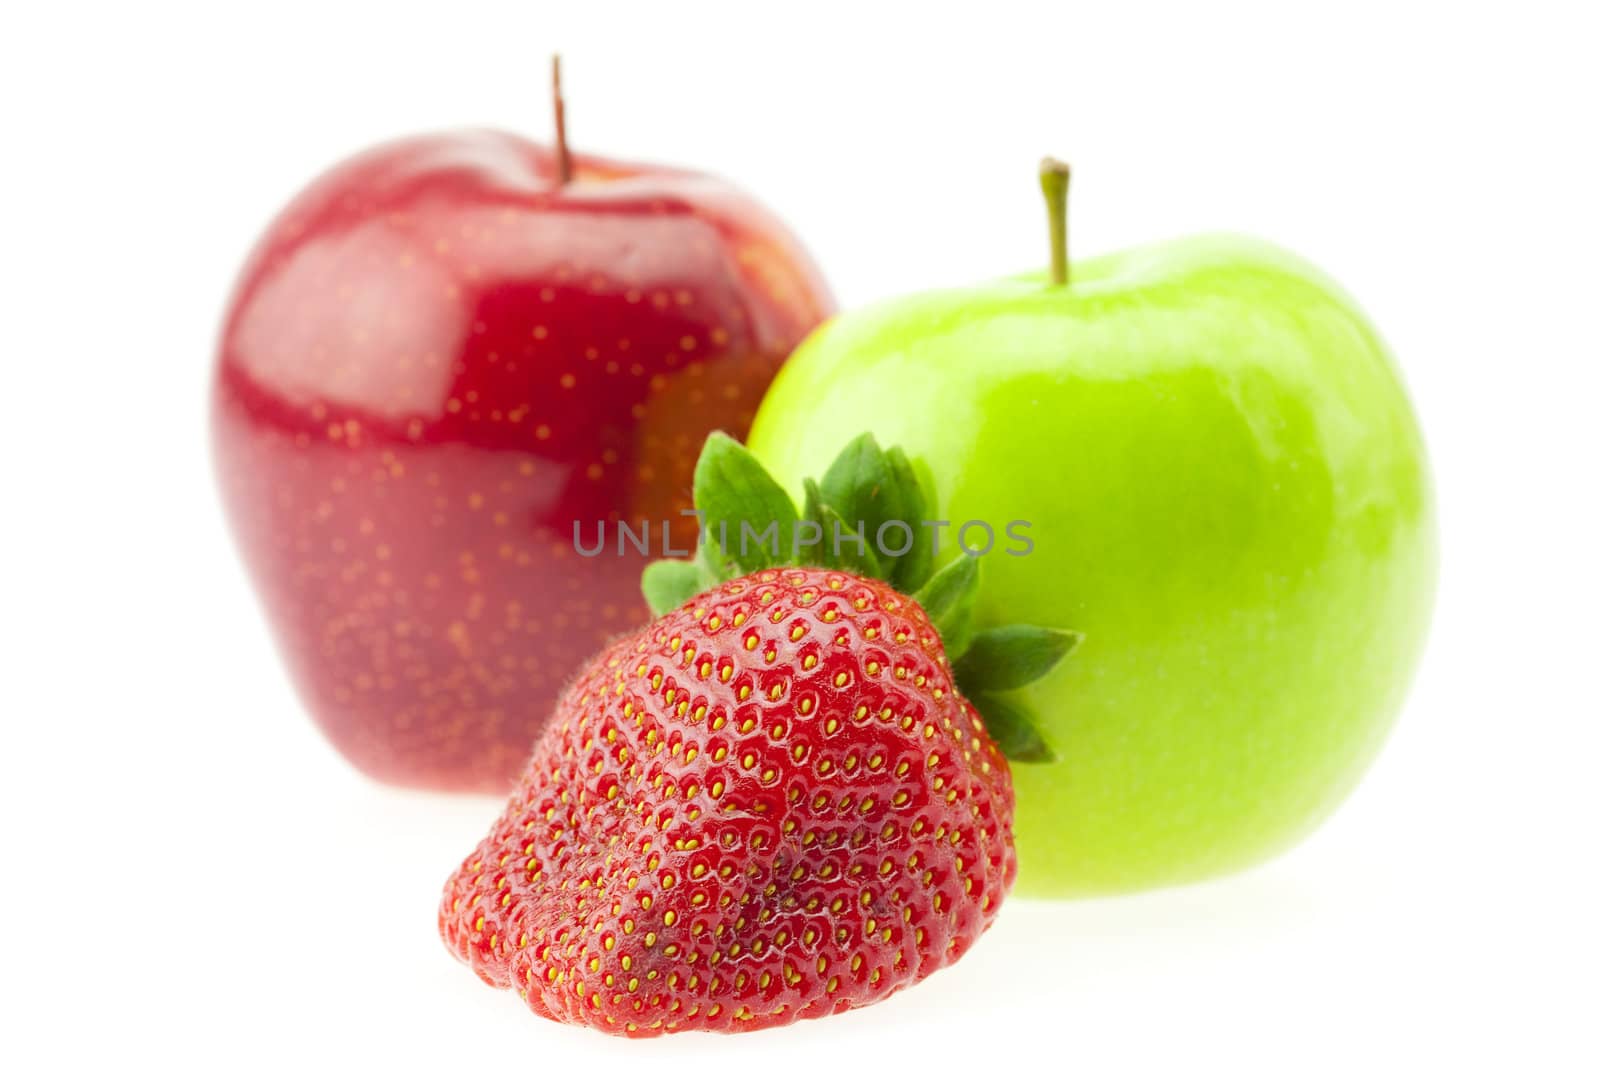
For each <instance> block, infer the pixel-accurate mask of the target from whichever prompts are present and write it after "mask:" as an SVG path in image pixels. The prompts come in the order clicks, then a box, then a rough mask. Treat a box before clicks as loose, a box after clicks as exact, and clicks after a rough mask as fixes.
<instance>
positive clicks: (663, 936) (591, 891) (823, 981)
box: [439, 568, 1016, 1037]
mask: <svg viewBox="0 0 1600 1067" xmlns="http://www.w3.org/2000/svg"><path fill="white" fill-rule="evenodd" d="M1012 814H1013V795H1012V790H1011V777H1010V771H1009V769H1008V767H1007V765H1006V761H1005V758H1004V757H1003V756H1002V755H1001V754H1000V751H999V749H998V748H997V747H996V745H995V743H994V742H993V741H992V740H991V739H990V737H989V735H988V734H987V733H986V731H985V729H984V725H983V721H982V720H981V719H980V718H979V716H978V714H977V713H976V712H975V711H974V710H973V707H972V705H971V704H970V703H969V702H968V701H967V700H966V698H964V697H963V696H962V695H961V693H959V692H957V690H956V687H955V684H954V682H953V681H952V677H951V666H950V664H949V662H948V661H947V659H946V656H945V649H944V645H943V643H942V641H941V638H940V634H939V631H938V630H936V629H935V628H934V626H933V624H932V623H930V621H929V618H928V616H927V615H926V614H925V613H924V612H923V610H922V608H921V607H920V606H919V605H918V603H917V602H916V601H915V600H913V599H911V598H910V597H908V596H906V595H905V594H904V593H901V592H898V591H896V590H895V589H893V588H891V587H890V586H888V585H887V584H885V583H883V582H880V581H876V580H872V579H867V578H861V577H858V576H856V575H854V574H850V573H846V572H843V571H838V570H832V569H817V568H781V569H768V570H764V571H760V572H758V573H756V574H753V575H750V576H747V577H743V578H736V579H734V580H732V581H729V582H726V583H724V584H722V585H720V586H718V587H717V588H715V589H712V590H710V591H708V592H705V593H701V594H700V595H698V596H696V597H694V598H693V599H691V600H690V601H689V602H688V603H687V604H685V605H684V606H683V607H681V608H678V609H676V610H674V611H671V612H669V613H668V614H666V615H664V616H663V617H662V618H660V619H658V620H657V621H656V622H654V623H653V624H651V625H650V626H649V627H647V628H645V629H644V630H642V631H640V632H638V633H636V634H634V635H632V636H630V637H627V638H624V639H623V640H621V641H618V642H617V643H616V644H614V645H613V646H611V647H610V648H609V649H608V650H607V651H605V652H603V653H602V654H601V655H600V656H599V657H598V658H596V659H595V660H594V661H593V662H591V663H590V665H589V666H588V668H587V669H586V670H585V671H584V673H583V675H582V676H581V677H580V678H579V680H578V681H577V682H575V683H574V684H573V685H572V686H571V688H569V689H568V690H567V691H566V693H565V694H564V695H563V696H562V698H561V701H560V703H559V705H558V707H557V709H556V713H555V716H554V718H553V720H552V721H551V724H550V728H549V730H548V732H547V733H546V734H545V735H544V737H543V738H542V739H541V740H540V742H539V744H538V747H537V749H536V750H535V752H534V755H533V759H532V762H531V763H530V764H529V765H528V768H527V770H526V772H525V774H524V776H523V779H522V782H521V784H520V785H519V786H518V788H517V790H516V793H515V794H514V796H513V798H512V800H511V802H510V804H509V805H508V807H507V808H506V811H505V813H504V814H503V815H502V816H501V817H500V819H499V821H498V822H497V823H496V824H495V825H494V828H493V829H492V831H491V832H490V834H489V836H488V838H487V839H485V840H484V841H483V843H482V844H480V845H479V846H478V848H477V849H476V850H475V851H474V852H473V853H472V855H471V856H469V857H468V858H467V860H466V861H465V862H464V863H463V864H462V865H461V867H460V869H459V870H458V871H457V873H456V874H455V876H454V877H452V878H451V879H450V881H449V883H448V885H447V886H446V887H445V892H444V898H443V901H442V904H441V907H440V912H439V929H440V933H441V935H442V936H443V938H444V940H445V942H446V944H447V945H448V946H449V947H450V950H451V951H452V952H453V953H454V954H455V955H456V956H457V957H459V958H460V959H462V960H463V961H465V962H466V963H468V964H470V965H471V967H472V968H473V970H474V971H475V972H476V973H477V974H478V975H479V977H481V978H482V979H483V980H484V981H486V982H489V983H491V984H493V985H497V986H510V987H511V988H513V989H514V990H516V992H517V993H518V995H520V996H522V997H523V998H524V999H526V1001H527V1002H528V1005H529V1006H530V1007H531V1008H532V1009H533V1010H534V1011H535V1012H537V1013H538V1014H540V1015H543V1016H546V1017H548V1018H552V1019H557V1020H561V1021H565V1022H575V1023H582V1024H586V1025H589V1026H593V1027H596V1028H598V1029H601V1030H605V1031H607V1032H611V1033H618V1034H626V1035H628V1036H638V1037H643V1036H653V1035H656V1034H659V1033H662V1032H670V1031H674V1030H680V1029H702V1030H719V1031H741V1030H755V1029H760V1028H763V1027H768V1026H775V1025H780V1024H783V1023H787V1022H791V1021H794V1020H796V1019H804V1018H812V1017H816V1016H821V1015H827V1014H831V1013H834V1012H838V1011H843V1010H845V1009H847V1008H852V1007H859V1006H862V1005H865V1004H870V1003H873V1002H875V1001H878V1000H881V999H883V998H884V997H887V996H889V995H890V994H892V993H894V992H895V991H897V990H900V989H904V988H906V987H907V986H909V985H912V984H914V983H915V982H917V981H919V980H921V979H922V978H924V977H926V976H927V975H928V974H929V973H931V972H932V971H934V970H936V969H938V968H939V967H942V966H945V965H947V964H949V963H952V962H954V961H955V960H957V959H959V958H960V957H961V955H962V954H963V953H964V952H966V950H967V949H968V948H969V947H970V946H971V945H972V943H973V941H974V940H975V939H976V938H977V937H978V935H979V934H981V933H982V932H983V931H984V930H985V929H987V928H988V926H989V924H990V922H991V921H992V920H993V918H994V915H995V911H996V909H997V908H998V907H999V905H1000V901H1001V900H1002V899H1003V898H1004V897H1005V895H1006V892H1007V890H1008V889H1009V888H1010V886H1011V884H1012V882H1013V880H1014V879H1015V877H1016V853H1015V851H1014V848H1013V845H1012V839H1011V825H1012Z"/></svg>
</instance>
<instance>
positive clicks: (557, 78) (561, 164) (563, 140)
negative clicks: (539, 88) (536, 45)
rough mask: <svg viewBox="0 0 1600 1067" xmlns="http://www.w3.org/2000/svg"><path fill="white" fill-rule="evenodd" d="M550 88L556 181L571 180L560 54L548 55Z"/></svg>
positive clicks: (565, 104)
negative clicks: (553, 121) (554, 132)
mask: <svg viewBox="0 0 1600 1067" xmlns="http://www.w3.org/2000/svg"><path fill="white" fill-rule="evenodd" d="M550 89H551V93H552V99H553V100H554V102H555V110H556V181H557V182H559V183H560V184H562V185H565V184H567V183H568V182H570V181H571V180H572V153H571V152H569V151H568V150H567V102H566V100H564V99H563V98H562V96H561V56H560V54H559V53H557V54H554V55H552V56H551V57H550Z"/></svg>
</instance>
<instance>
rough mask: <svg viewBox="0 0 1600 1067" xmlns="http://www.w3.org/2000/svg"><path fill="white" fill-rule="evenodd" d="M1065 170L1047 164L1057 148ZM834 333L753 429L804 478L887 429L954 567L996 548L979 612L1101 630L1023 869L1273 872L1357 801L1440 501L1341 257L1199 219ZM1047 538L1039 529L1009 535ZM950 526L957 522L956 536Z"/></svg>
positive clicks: (1036, 890) (1425, 601) (1027, 804)
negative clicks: (1188, 229)
mask: <svg viewBox="0 0 1600 1067" xmlns="http://www.w3.org/2000/svg"><path fill="white" fill-rule="evenodd" d="M1047 163H1048V161H1047ZM1044 174H1045V186H1046V192H1047V196H1048V198H1049V202H1050V204H1051V218H1052V238H1053V240H1052V244H1053V247H1054V252H1055V255H1054V269H1053V271H1052V272H1051V273H1046V274H1030V275H1024V276H1020V277H1016V278H1008V279H1005V280H1001V281H996V282H992V283H989V284H986V285H979V286H974V287H972V288H967V289H958V290H951V291H944V292H932V293H924V294H920V295H916V296H909V297H905V298H902V299H897V300H893V301H890V302H887V303H884V304H880V305H878V306H875V307H870V308H867V309H864V310H860V311H856V312H852V313H849V314H845V315H843V316H841V317H839V318H837V319H835V320H833V321H832V322H831V323H829V324H827V325H824V326H823V327H822V328H820V329H819V330H818V331H817V332H816V333H815V334H813V336H812V337H811V339H810V340H809V341H807V342H806V343H805V344H804V345H803V346H802V347H801V348H800V349H799V351H797V352H796V353H795V354H794V356H793V357H792V358H791V359H790V361H789V362H788V364H787V365H786V366H785V367H784V369H783V370H782V371H781V372H780V374H779V375H778V378H777V380H776V382H775V383H774V384H773V386H772V389H771V391H770V393H769V394H768V395H767V398H766V400H765V401H764V403H763V404H762V406H761V409H760V411H759V413H758V414H757V417H756V420H755V425H754V427H753V429H752V430H751V433H750V447H751V450H752V451H753V452H755V453H756V455H757V456H758V457H759V458H760V459H762V460H763V461H764V462H765V463H766V465H767V466H768V468H769V469H770V470H771V471H772V472H773V473H774V474H775V475H776V476H777V477H778V479H779V481H780V482H781V483H782V484H783V485H784V486H785V488H787V489H788V490H789V491H790V492H791V493H794V494H795V495H796V497H797V498H798V497H799V496H800V494H801V492H802V479H803V477H804V476H806V475H808V474H812V473H814V472H816V471H818V470H822V469H825V468H826V466H827V464H828V461H829V460H830V459H832V458H833V455H834V453H835V452H836V451H837V450H838V447H839V443H840V442H841V441H844V440H848V439H850V438H851V437H853V436H855V435H856V434H858V433H860V432H864V431H871V432H872V433H874V434H875V435H876V436H877V438H878V439H879V440H880V441H882V442H883V444H884V445H885V446H886V447H887V446H890V445H899V446H901V447H903V448H904V450H905V451H906V453H907V454H909V455H911V456H913V457H920V460H921V462H922V464H924V466H922V467H921V468H920V473H921V475H922V477H923V478H924V479H925V480H926V481H927V482H928V487H929V489H930V490H931V491H932V493H933V495H934V498H935V500H936V506H937V507H938V509H939V512H940V515H941V517H942V518H944V519H948V520H949V521H950V523H951V525H950V526H949V527H948V528H944V529H942V530H940V531H939V532H941V533H942V534H943V536H944V543H943V544H942V545H941V546H940V552H939V556H940V559H941V561H943V560H948V559H949V558H951V557H953V556H954V554H955V553H956V552H959V551H963V550H970V552H972V553H976V552H979V551H982V550H984V549H985V548H986V547H988V545H987V540H986V537H985V535H984V533H983V529H982V527H979V526H973V527H970V528H969V530H968V536H967V538H966V548H963V547H959V546H958V545H957V544H956V534H957V532H958V530H959V528H960V527H961V526H962V525H963V524H964V523H967V522H971V521H981V522H984V523H987V524H988V525H989V527H990V528H992V529H993V530H995V531H996V534H997V536H996V537H995V539H994V542H993V546H992V547H989V548H988V551H987V553H986V554H985V555H984V558H983V560H982V562H981V564H980V566H981V569H982V570H983V572H984V582H983V587H982V592H981V594H980V600H979V602H978V604H977V614H976V618H977V619H978V621H979V622H980V623H981V624H985V625H995V624H1003V623H1006V622H1010V621H1016V620H1022V619H1026V620H1029V621H1033V622H1038V623H1042V624H1045V625H1050V626H1056V627H1061V628H1065V629H1070V630H1074V631H1078V632H1080V633H1082V634H1083V641H1082V644H1081V646H1080V647H1079V648H1078V650H1077V651H1076V653H1075V654H1074V655H1072V656H1070V657H1068V658H1067V660H1066V661H1065V662H1064V663H1063V665H1062V666H1061V667H1060V668H1058V669H1057V670H1056V671H1054V672H1053V673H1052V674H1051V675H1049V676H1048V677H1046V678H1045V679H1043V680H1042V681H1040V682H1037V683H1035V684H1034V685H1032V686H1031V687H1029V688H1028V689H1027V690H1024V691H1023V694H1022V700H1023V702H1024V705H1025V710H1026V712H1027V714H1029V715H1030V716H1031V717H1032V718H1033V720H1034V723H1035V726H1036V728H1037V729H1038V730H1039V732H1040V734H1041V735H1042V736H1043V738H1044V739H1045V740H1046V742H1047V743H1048V745H1049V747H1050V748H1051V749H1052V750H1053V752H1054V753H1055V756H1056V761H1055V762H1050V763H1018V764H1015V765H1014V766H1013V773H1014V775H1015V778H1016V786H1017V796H1018V804H1017V809H1018V810H1017V844H1018V849H1019V853H1020V858H1021V881H1020V885H1021V887H1022V889H1023V890H1024V891H1025V892H1030V893H1033V894H1046V895H1058V896H1069V895H1088V894H1098V893H1108V892H1121V891H1129V890H1136V889H1144V888H1149V887H1155V886H1162V885H1171V884H1177V883H1182V882H1187V881H1192V880H1196V879H1200V878H1205V877H1210V876H1214V875H1219V874H1223V873H1226V872H1230V871H1235V870H1238V869H1241V868H1244V867H1246V866H1248V865H1251V864H1254V863H1257V862H1259V861H1261V860H1263V859H1265V858H1267V857H1269V856H1272V855H1273V854H1275V853H1277V852H1280V851H1281V850H1283V849H1284V848H1286V847H1288V846H1289V845H1291V844H1293V843H1294V842H1295V841H1297V840H1298V839H1300V838H1301V837H1303V836H1304V835H1305V834H1306V833H1308V832H1309V831H1310V830H1311V829H1312V828H1313V827H1315V826H1316V825H1317V824H1318V822H1319V821H1321V820H1322V819H1323V818H1324V817H1325V816H1326V815H1327V814H1328V813H1329V812H1330V811H1332V810H1333V808H1334V807H1335V806H1336V805H1337V804H1338V803H1339V802H1340V800H1341V799H1342V798H1343V797H1344V796H1345V795H1346V794H1347V793H1348V792H1349V790H1350V789H1351V788H1352V786H1353V785H1354V784H1355V782H1356V781H1357V780H1358V779H1359V777H1360V776H1361V774H1362V772H1363V770H1364V769H1365V768H1366V767H1367V765H1368V764H1369V763H1370V762H1371V760H1372V759H1373V756H1374V755H1375V754H1376V752H1377V751H1378V748H1379V746H1380V745H1381V743H1382V741H1383V739H1384V736H1385V734H1386V733H1387V732H1388V730H1389V728H1390V726H1391V724H1392V723H1393V721H1394V718H1395V715H1396V712H1397V711H1398V709H1399V707H1400V704H1401V701H1402V698H1403V696H1404V693H1405V690H1406V687H1407V684H1408V682H1409V680H1410V677H1411V675H1412V672H1413V670H1414V668H1415V666H1416V663H1417V660H1418V657H1419V655H1420V652H1421V650H1422V646H1423V642H1424V637H1425V634H1426V630H1427V625H1428V619H1429V614H1430V612H1431V609H1432V600H1433V587H1434V576H1435V567H1436V545H1435V534H1434V507H1433V501H1432V492H1431V488H1430V481H1429V475H1428V468H1427V461H1426V457H1425V454H1424V449H1423V442H1422V438H1421V435H1420V433H1419V431H1418V427H1417V420H1416V418H1415V416H1414V414H1413V412H1412V409H1411V406H1410V404H1409V402H1408V401H1407V397H1406V392H1405V389H1404V387H1403V385H1402V383H1401V380H1400V376H1399V374H1398V372H1397V371H1396V368H1395V365H1394V362H1393V361H1392V359H1391V358H1390V355H1389V353H1388V351H1387V350H1386V348H1385V347H1384V344H1383V342H1382V341H1381V340H1380V339H1379V337H1378V335H1377V333H1376V332H1375V331H1374V329H1373V327H1372V325H1371V324H1370V323H1369V322H1368V321H1367V319H1366V318H1365V317H1364V316H1363V315H1362V313H1361V312H1360V311H1359V310H1358V309H1357V308H1356V306H1355V305H1354V304H1353V303H1352V301H1351V300H1350V298H1349V297H1348V296H1346V295H1345V294H1344V293H1343V292H1341V291H1340V290H1339V289H1338V288H1337V287H1336V286H1335V285H1334V284H1333V283H1332V282H1331V281H1330V280H1329V279H1328V278H1326V277H1325V276H1324V275H1322V274H1321V273H1320V272H1318V271H1317V270H1316V269H1315V268H1313V267H1312V266H1310V265H1309V264H1307V263H1306V262H1305V261H1303V260H1301V259H1299V258H1297V257H1295V256H1293V255H1291V254H1289V253H1287V252H1285V251H1282V250H1280V249H1278V248H1275V247H1273V246H1271V245H1268V244H1265V243H1262V242H1260V241H1255V240H1249V239H1244V238H1239V237H1218V236H1209V237H1198V238H1191V239H1187V240H1179V241H1173V242H1170V243H1166V244H1160V245H1154V246H1150V247H1145V248H1138V249H1134V250H1131V251H1127V252H1121V253H1118V254H1114V255H1109V256H1105V257H1103V258H1099V259H1093V260H1089V261H1087V262H1083V263H1075V264H1073V265H1072V267H1071V276H1070V278H1068V277H1067V261H1066V256H1065V240H1064V214H1063V209H1062V207H1061V203H1062V198H1063V196H1064V188H1062V187H1063V186H1064V184H1065V181H1064V173H1063V172H1062V171H1061V170H1060V169H1058V167H1056V166H1047V167H1046V169H1045V172H1044ZM1013 522H1025V523H1028V524H1030V525H1029V526H1027V527H1017V529H1018V530H1019V531H1022V532H1023V533H1024V535H1025V537H1026V539H1027V540H1029V541H1031V542H1032V550H1031V551H1024V546H1023V545H1022V544H1021V542H1020V541H1019V540H1018V539H1015V538H1007V537H1006V535H1005V532H1004V531H1005V527H1006V526H1007V524H1010V523H1013ZM932 532H933V530H932V528H930V529H929V533H930V534H931V533H932Z"/></svg>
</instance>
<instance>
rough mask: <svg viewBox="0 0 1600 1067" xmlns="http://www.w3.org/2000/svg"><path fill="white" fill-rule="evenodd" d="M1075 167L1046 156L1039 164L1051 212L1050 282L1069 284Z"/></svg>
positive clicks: (1040, 183) (1040, 179)
mask: <svg viewBox="0 0 1600 1067" xmlns="http://www.w3.org/2000/svg"><path fill="white" fill-rule="evenodd" d="M1071 177H1072V169H1071V168H1070V167H1068V166H1067V165H1066V164H1065V163H1062V162H1060V161H1058V160H1054V159H1051V158H1050V157H1049V156H1045V157H1044V159H1043V160H1041V161H1040V163H1039V187H1040V188H1041V189H1043V190H1044V206H1045V210H1046V211H1048V212H1049V214H1050V284H1051V285H1066V284H1067V182H1068V180H1069V179H1071Z"/></svg>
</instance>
